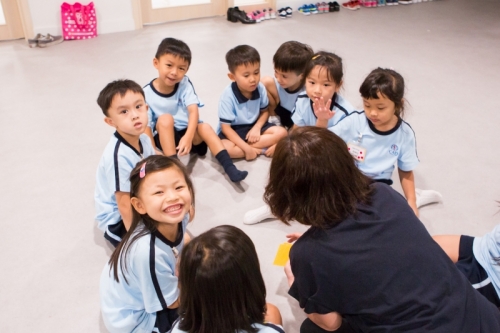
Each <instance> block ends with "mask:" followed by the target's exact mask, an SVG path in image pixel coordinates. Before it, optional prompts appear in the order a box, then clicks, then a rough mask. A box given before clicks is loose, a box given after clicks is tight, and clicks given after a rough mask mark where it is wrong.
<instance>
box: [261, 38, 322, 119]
mask: <svg viewBox="0 0 500 333" xmlns="http://www.w3.org/2000/svg"><path fill="white" fill-rule="evenodd" d="M312 56H313V50H312V49H311V47H310V46H309V45H306V44H302V43H299V42H296V41H289V42H285V43H283V44H281V46H280V47H279V48H278V50H277V51H276V53H275V54H274V57H273V63H274V78H272V77H270V76H266V77H263V78H262V83H264V86H265V87H266V90H267V97H268V98H269V122H271V123H274V124H276V125H283V126H285V127H286V128H292V126H293V121H292V111H293V108H294V107H295V101H296V100H297V96H298V95H299V94H301V93H302V92H303V91H304V81H305V80H304V79H305V76H304V71H305V70H306V65H307V63H308V62H309V61H310V60H311V58H312Z"/></svg>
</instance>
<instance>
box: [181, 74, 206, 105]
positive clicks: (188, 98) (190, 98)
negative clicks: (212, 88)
mask: <svg viewBox="0 0 500 333" xmlns="http://www.w3.org/2000/svg"><path fill="white" fill-rule="evenodd" d="M182 102H183V103H184V106H185V107H188V106H190V105H192V104H197V105H198V107H202V106H203V105H204V104H203V103H202V102H201V101H200V99H199V98H198V95H196V92H195V90H194V86H193V84H192V83H191V80H189V79H188V78H187V77H186V83H185V87H184V91H183V94H182Z"/></svg>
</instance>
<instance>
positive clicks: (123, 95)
mask: <svg viewBox="0 0 500 333" xmlns="http://www.w3.org/2000/svg"><path fill="white" fill-rule="evenodd" d="M97 104H99V106H100V107H101V109H102V112H103V113H104V115H105V118H104V122H105V123H106V124H108V125H109V126H112V127H114V128H116V132H115V133H114V134H113V135H112V136H111V140H110V141H109V143H108V145H107V146H106V149H105V150H104V153H103V154H102V157H101V161H100V162H99V166H98V168H97V176H96V187H95V194H94V199H95V207H96V217H95V219H96V221H97V223H98V226H99V229H101V230H102V231H103V232H104V237H105V238H106V239H107V240H108V241H110V242H111V244H113V246H115V247H116V246H117V245H118V243H120V241H121V239H122V237H123V236H124V235H125V233H126V231H127V230H128V229H129V228H130V225H131V223H132V209H131V207H130V193H129V192H130V182H129V175H130V171H131V170H132V169H133V168H134V166H135V165H136V163H137V162H139V161H140V160H142V159H143V158H144V157H148V156H149V155H154V149H153V146H152V145H151V141H150V140H149V138H148V137H147V135H145V134H143V133H144V130H145V129H146V126H147V124H148V115H147V112H148V106H147V105H146V102H145V101H144V92H143V90H142V88H141V86H140V85H138V84H137V83H135V82H134V81H131V80H117V81H113V82H111V83H109V84H108V85H107V86H106V87H105V88H104V89H103V90H102V91H101V92H100V93H99V97H98V98H97Z"/></svg>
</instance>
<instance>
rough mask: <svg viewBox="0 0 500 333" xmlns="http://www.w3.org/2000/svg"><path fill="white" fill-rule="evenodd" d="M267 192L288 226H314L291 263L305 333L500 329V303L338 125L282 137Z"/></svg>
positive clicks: (293, 250) (293, 292)
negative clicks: (359, 162)
mask: <svg viewBox="0 0 500 333" xmlns="http://www.w3.org/2000/svg"><path fill="white" fill-rule="evenodd" d="M283 179H286V180H287V181H283ZM264 199H265V201H266V203H267V204H268V205H269V206H270V207H271V211H272V212H273V214H274V215H275V216H276V217H278V219H280V220H281V221H283V222H284V223H287V224H288V223H289V221H292V220H295V221H297V222H299V223H301V224H303V225H306V226H310V228H309V229H308V230H307V231H306V232H305V233H304V234H303V235H301V236H300V237H299V238H297V236H296V235H289V237H290V239H291V241H295V243H294V244H293V246H292V248H291V250H290V265H289V267H288V269H286V274H287V279H288V282H289V285H290V290H289V292H288V293H289V294H290V295H291V296H292V297H293V298H295V299H296V300H297V301H298V302H299V305H300V307H301V308H302V309H303V310H304V311H305V313H306V314H307V317H308V319H306V321H305V322H304V323H303V325H302V327H301V332H307V333H313V332H322V333H324V332H331V331H338V332H347V331H349V329H352V330H354V331H355V332H386V333H392V332H394V333H396V332H406V333H409V332H414V333H420V332H435V333H438V332H454V333H470V332H476V333H480V332H484V333H486V332H491V333H498V332H500V312H499V311H498V309H497V308H496V307H495V306H494V305H492V304H491V303H490V302H488V301H487V300H486V299H485V298H484V297H483V296H481V295H479V294H478V293H477V292H476V291H475V290H474V289H473V288H472V287H471V285H470V283H469V282H468V281H467V279H466V278H465V277H464V276H463V275H462V274H461V273H460V272H459V271H458V270H457V269H456V268H455V267H454V265H453V263H452V262H451V261H450V260H449V258H448V257H447V256H446V254H445V253H444V252H443V251H442V250H441V248H440V247H439V245H437V244H436V242H434V241H433V239H432V238H431V236H430V235H429V232H428V231H427V230H426V229H425V226H424V225H423V224H422V223H421V222H420V220H419V219H418V218H417V217H416V216H415V214H414V213H413V210H412V209H411V208H410V207H409V206H408V204H407V202H406V200H405V199H404V198H403V197H402V196H401V195H400V194H399V193H397V192H396V191H395V190H394V189H392V188H391V187H390V186H388V185H386V184H384V183H380V182H373V181H372V179H370V178H369V177H367V176H366V175H364V174H363V173H362V172H361V171H360V170H359V169H358V168H357V167H356V165H355V163H354V160H353V158H352V156H351V155H350V154H349V152H348V151H347V149H346V145H345V142H344V141H343V140H342V139H341V138H339V137H338V136H337V135H334V134H333V133H332V132H330V131H328V130H326V129H323V128H318V127H302V128H298V129H296V130H294V131H292V133H291V134H290V135H289V136H288V137H286V138H284V139H282V140H281V141H280V142H278V144H277V146H276V151H275V154H274V157H273V159H272V161H271V168H270V171H269V183H268V185H267V186H266V191H265V194H264Z"/></svg>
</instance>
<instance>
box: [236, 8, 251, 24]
mask: <svg viewBox="0 0 500 333" xmlns="http://www.w3.org/2000/svg"><path fill="white" fill-rule="evenodd" d="M231 15H232V17H233V19H235V20H236V22H237V21H240V22H241V23H243V24H254V23H257V21H255V20H254V19H253V18H251V17H249V16H248V14H247V13H246V12H245V11H244V10H240V9H239V8H238V7H234V8H233V11H232V13H231Z"/></svg>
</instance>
